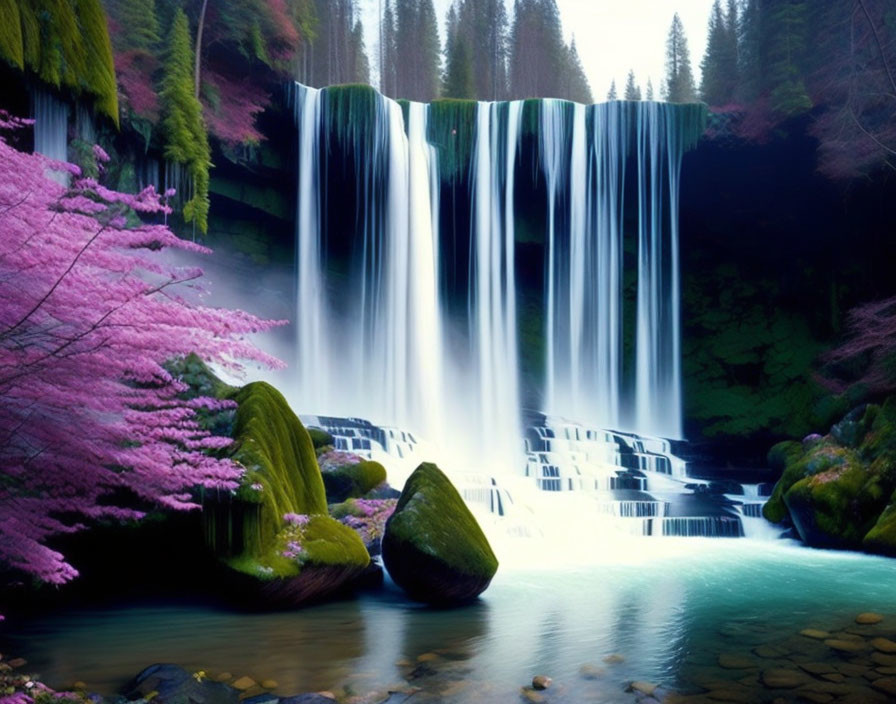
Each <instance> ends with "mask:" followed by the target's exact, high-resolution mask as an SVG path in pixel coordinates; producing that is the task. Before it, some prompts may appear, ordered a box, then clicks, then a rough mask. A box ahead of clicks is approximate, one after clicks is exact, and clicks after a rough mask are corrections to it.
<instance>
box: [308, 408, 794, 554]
mask: <svg viewBox="0 0 896 704" xmlns="http://www.w3.org/2000/svg"><path fill="white" fill-rule="evenodd" d="M302 421H303V422H304V423H305V424H306V425H309V426H317V427H320V428H323V429H325V430H326V431H327V432H329V433H330V434H331V435H333V437H334V438H335V440H336V449H339V450H344V451H348V452H353V453H355V454H358V455H360V456H362V457H365V458H371V459H375V460H378V461H380V462H382V463H383V464H384V465H385V466H386V467H387V468H388V469H389V479H390V483H392V484H393V485H394V486H396V488H400V487H401V485H402V483H403V482H404V480H405V479H406V478H407V477H408V476H409V475H410V473H411V472H412V471H413V470H414V468H415V467H416V466H417V465H418V464H419V463H420V462H423V461H435V462H436V463H437V464H439V466H440V467H441V468H442V469H443V470H444V471H445V472H446V474H448V476H450V477H451V479H452V481H453V482H454V483H455V485H456V486H457V488H458V491H460V493H461V495H462V496H463V497H464V500H465V501H466V502H467V504H468V505H469V506H470V508H471V510H472V511H473V512H474V513H475V514H476V515H477V517H478V518H479V519H480V521H481V522H482V524H483V527H484V528H485V530H486V533H487V534H488V535H489V538H490V539H492V538H493V537H496V538H497V540H498V541H499V542H500V541H502V540H503V539H504V538H505V537H508V536H510V537H543V538H545V539H549V540H556V541H566V540H568V539H571V538H573V537H575V536H577V537H576V540H582V536H583V535H585V536H588V535H591V536H593V537H594V538H595V539H597V538H600V542H606V541H607V538H608V537H609V536H619V537H662V536H671V537H703V538H738V537H753V538H767V539H774V538H777V537H779V535H780V530H779V529H778V528H776V527H775V526H773V525H772V524H770V523H768V521H766V520H765V519H764V518H763V517H762V513H761V507H762V504H763V503H764V502H765V497H764V496H763V494H762V492H763V491H764V490H766V488H767V487H765V486H761V485H758V484H736V483H732V482H726V483H724V485H721V484H719V483H716V482H711V481H708V480H705V479H698V478H694V477H691V476H689V474H688V468H687V464H686V463H685V462H684V461H683V460H682V459H680V458H679V457H677V456H676V455H675V454H674V453H673V449H672V446H671V443H670V442H669V441H668V440H665V439H663V438H657V437H649V436H642V435H637V434H634V433H629V432H619V431H614V430H606V429H599V428H590V427H586V426H583V425H580V424H577V423H573V422H570V421H565V420H562V419H558V418H549V417H546V416H544V415H540V414H532V415H530V416H529V417H528V418H527V419H526V426H525V436H524V438H523V441H522V445H523V448H524V452H523V453H521V456H523V457H524V466H522V467H519V468H517V467H513V466H512V464H513V463H512V461H511V462H509V463H508V464H507V465H506V466H485V467H482V466H477V467H470V466H469V464H468V461H467V463H466V464H465V463H464V462H460V461H457V457H456V456H454V457H452V453H451V452H449V451H445V450H444V449H443V448H439V447H437V446H435V445H433V444H431V443H429V442H427V441H426V440H424V439H423V438H419V437H416V436H415V435H414V434H413V433H410V432H407V431H404V430H401V429H398V428H389V427H380V426H376V425H374V424H372V423H370V422H368V421H366V420H363V419H359V418H334V417H328V416H302ZM734 492H737V493H734Z"/></svg>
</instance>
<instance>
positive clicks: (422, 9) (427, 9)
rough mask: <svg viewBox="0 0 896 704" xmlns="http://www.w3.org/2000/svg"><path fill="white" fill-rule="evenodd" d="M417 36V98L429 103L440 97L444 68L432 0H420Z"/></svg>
mask: <svg viewBox="0 0 896 704" xmlns="http://www.w3.org/2000/svg"><path fill="white" fill-rule="evenodd" d="M417 37H418V41H419V45H418V46H419V48H418V54H419V61H418V65H419V85H418V86H417V91H416V96H415V98H416V100H420V101H422V102H425V103H428V102H431V101H433V100H435V99H436V98H437V97H439V75H440V73H441V69H442V61H441V54H442V47H441V45H440V44H439V26H438V20H437V19H436V11H435V8H434V7H433V4H432V0H420V6H419V7H418V9H417Z"/></svg>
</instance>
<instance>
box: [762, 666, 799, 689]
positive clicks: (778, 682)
mask: <svg viewBox="0 0 896 704" xmlns="http://www.w3.org/2000/svg"><path fill="white" fill-rule="evenodd" d="M761 679H762V684H764V685H765V686H766V687H769V688H771V689H793V688H795V687H799V686H800V685H801V684H804V683H805V682H806V676H805V675H804V674H803V673H802V672H800V671H799V670H788V669H785V668H781V667H773V668H769V669H768V670H763V671H762V678H761Z"/></svg>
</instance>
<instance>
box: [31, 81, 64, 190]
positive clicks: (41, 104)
mask: <svg viewBox="0 0 896 704" xmlns="http://www.w3.org/2000/svg"><path fill="white" fill-rule="evenodd" d="M31 114H32V115H33V117H34V151H36V152H39V153H41V154H43V155H44V156H46V157H49V158H50V159H54V160H56V161H68V114H69V106H68V103H65V102H63V101H62V100H60V99H59V98H57V97H56V96H55V95H53V94H52V93H50V92H48V91H45V90H42V89H40V88H35V89H34V90H33V91H32V92H31ZM48 176H50V178H53V179H55V180H56V181H59V182H60V183H68V174H67V172H63V171H50V172H49V173H48Z"/></svg>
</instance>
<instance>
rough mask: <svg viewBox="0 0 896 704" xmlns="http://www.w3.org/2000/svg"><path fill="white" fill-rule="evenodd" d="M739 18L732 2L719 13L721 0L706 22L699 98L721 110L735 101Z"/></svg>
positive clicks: (717, 1) (730, 0)
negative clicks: (721, 107)
mask: <svg viewBox="0 0 896 704" xmlns="http://www.w3.org/2000/svg"><path fill="white" fill-rule="evenodd" d="M737 53H738V15H737V5H736V3H735V2H734V0H729V3H728V10H727V12H726V13H723V12H722V3H721V0H715V2H714V3H713V6H712V14H711V15H710V18H709V31H708V34H707V40H706V53H705V54H704V55H703V61H702V62H701V64H700V68H701V73H702V75H703V80H702V83H701V86H700V97H701V98H702V99H703V102H705V103H707V104H709V105H713V106H721V105H727V104H729V103H731V102H732V101H733V100H734V94H735V91H736V90H737V86H738V66H737Z"/></svg>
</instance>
